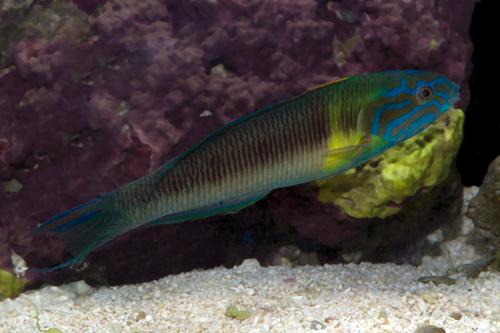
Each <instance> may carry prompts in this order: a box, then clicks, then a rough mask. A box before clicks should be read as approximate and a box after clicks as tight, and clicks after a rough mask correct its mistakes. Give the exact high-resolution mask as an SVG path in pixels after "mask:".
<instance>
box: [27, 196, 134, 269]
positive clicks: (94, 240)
mask: <svg viewBox="0 0 500 333" xmlns="http://www.w3.org/2000/svg"><path fill="white" fill-rule="evenodd" d="M120 222H122V223H120ZM125 231H127V229H126V224H124V223H123V221H120V215H119V214H118V212H116V210H115V209H114V207H113V200H112V195H111V194H107V195H104V196H102V197H100V198H97V199H94V200H92V201H89V202H87V203H85V204H83V205H80V206H77V207H74V208H71V209H69V210H67V211H64V212H62V213H59V214H57V215H55V216H53V217H52V218H50V219H49V220H47V221H45V222H44V223H42V224H41V225H39V226H38V227H37V228H36V229H35V230H34V234H40V233H43V232H53V233H58V234H60V235H61V238H62V239H63V240H64V242H65V244H66V246H67V248H68V249H69V250H70V251H71V253H72V254H73V255H74V257H73V258H71V259H69V260H67V261H65V262H63V263H61V264H59V265H57V266H54V267H50V268H47V269H33V271H37V272H52V271H55V270H59V269H62V268H65V267H68V266H74V265H77V264H79V263H81V262H82V261H83V260H84V259H85V257H87V255H88V254H89V253H90V252H92V251H93V250H95V249H96V248H98V247H99V246H101V245H103V244H104V243H106V242H108V241H109V240H111V239H113V238H115V237H116V236H118V235H120V234H121V233H123V232H125Z"/></svg>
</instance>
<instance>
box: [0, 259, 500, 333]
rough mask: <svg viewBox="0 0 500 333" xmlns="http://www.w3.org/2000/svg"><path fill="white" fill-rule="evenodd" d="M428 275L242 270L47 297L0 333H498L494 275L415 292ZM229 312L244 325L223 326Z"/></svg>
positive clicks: (6, 311) (249, 264)
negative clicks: (434, 329) (426, 329)
mask: <svg viewBox="0 0 500 333" xmlns="http://www.w3.org/2000/svg"><path fill="white" fill-rule="evenodd" d="M429 273H432V272H431V271H429V270H425V269H422V268H414V267H410V266H396V265H391V264H383V265H374V264H361V265H345V266H324V267H307V266H306V267H300V268H293V269H292V268H288V267H270V268H262V267H260V266H259V265H258V263H257V262H256V261H253V260H250V261H248V260H247V261H245V262H244V264H243V265H241V266H239V267H237V268H234V269H222V268H217V269H213V270H208V271H200V272H190V273H185V274H180V275H176V276H169V277H166V278H163V279H161V280H158V281H155V282H150V283H146V284H141V285H134V286H123V287H117V288H101V289H99V290H86V289H85V288H82V286H81V285H80V286H79V288H76V287H75V286H73V287H72V288H69V287H68V288H67V290H65V289H61V288H57V287H47V288H44V289H42V290H40V291H36V292H33V293H30V294H26V295H22V296H21V297H19V298H18V299H16V300H14V301H10V300H8V301H4V302H3V303H1V304H0V316H1V317H0V318H1V319H0V332H11V333H14V332H23V333H25V332H37V331H38V330H37V327H36V316H37V312H38V317H39V322H40V326H41V328H42V329H48V328H51V327H55V328H58V329H60V330H61V331H62V332H65V333H66V332H68V333H69V332H113V333H114V332H116V333H118V332H309V331H323V332H384V333H389V332H413V331H414V330H415V329H416V328H417V326H420V325H423V324H427V323H430V324H433V325H436V326H439V327H442V328H444V329H445V330H446V332H491V333H493V332H500V297H499V291H500V274H498V273H481V275H480V276H479V278H477V279H469V280H467V279H459V281H458V283H456V284H455V285H452V286H447V285H437V286H436V285H432V284H423V283H418V282H416V280H417V279H418V278H419V277H420V276H421V275H427V274H429ZM79 289H80V290H79ZM77 291H78V292H77ZM77 293H80V294H83V295H81V296H77ZM85 294H87V295H85ZM230 305H236V307H237V308H238V310H248V311H249V314H250V316H249V317H248V318H247V319H244V320H241V321H240V320H238V319H235V318H231V317H229V316H227V315H226V314H225V313H226V310H227V308H228V307H229V306H230Z"/></svg>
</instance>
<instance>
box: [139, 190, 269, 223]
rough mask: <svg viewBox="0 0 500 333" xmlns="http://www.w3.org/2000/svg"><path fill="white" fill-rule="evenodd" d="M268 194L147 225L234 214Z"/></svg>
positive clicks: (240, 199)
mask: <svg viewBox="0 0 500 333" xmlns="http://www.w3.org/2000/svg"><path fill="white" fill-rule="evenodd" d="M268 194H269V192H263V193H259V194H257V195H252V196H249V197H244V198H237V199H230V200H226V201H223V202H219V203H217V204H214V205H210V206H206V207H202V208H197V209H193V210H188V211H185V212H179V213H174V214H169V215H166V216H163V217H160V218H159V219H156V220H154V221H151V222H149V223H147V224H146V225H148V226H153V225H161V224H174V223H181V222H185V221H191V220H200V219H204V218H207V217H211V216H214V215H223V214H234V213H237V212H239V211H240V210H242V209H244V208H246V207H249V206H251V205H253V204H254V203H256V202H257V201H259V200H261V199H263V198H264V197H266V196H267V195H268Z"/></svg>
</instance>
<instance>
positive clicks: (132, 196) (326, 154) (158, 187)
mask: <svg viewBox="0 0 500 333" xmlns="http://www.w3.org/2000/svg"><path fill="white" fill-rule="evenodd" d="M459 97H460V87H459V85H458V84H456V83H455V82H453V81H451V80H450V79H448V78H447V77H445V76H444V75H441V74H437V73H433V72H427V71H420V70H393V71H384V72H374V73H365V74H360V75H357V76H351V77H345V78H341V79H338V80H335V81H332V82H327V83H325V84H322V85H319V86H317V87H314V88H312V89H309V90H306V91H305V92H303V93H302V94H300V95H297V96H295V97H291V98H289V99H286V100H283V101H280V102H277V103H275V104H272V105H270V106H267V107H264V108H261V109H258V110H257V111H254V112H252V113H250V114H247V115H244V116H242V117H240V118H238V119H236V120H234V121H232V122H230V123H228V124H226V125H225V126H223V127H221V128H219V129H217V130H215V131H214V132H212V133H211V134H210V135H208V136H207V137H206V138H205V139H204V140H202V141H201V142H199V143H198V144H195V145H194V146H192V147H190V148H189V149H187V150H186V151H184V152H183V153H181V154H179V155H178V156H177V157H175V158H173V159H171V160H170V161H168V162H166V163H165V164H163V165H162V166H160V167H159V168H158V169H156V170H154V171H153V172H151V173H149V174H147V175H145V176H143V177H141V178H138V179H136V180H134V181H132V182H130V183H128V184H125V185H123V186H121V187H118V188H117V189H115V190H114V191H112V192H110V193H107V194H103V195H101V196H99V197H97V198H95V199H93V200H91V201H89V202H86V203H83V204H81V205H79V206H76V207H73V208H71V209H69V210H66V211H64V212H61V213H59V214H57V215H55V216H53V217H51V218H50V219H48V220H47V221H45V222H44V223H42V224H40V225H39V226H37V227H36V228H35V230H34V233H35V234H40V233H47V232H49V233H56V234H58V235H59V236H60V237H61V238H62V239H63V240H64V241H65V244H66V246H67V248H68V249H69V251H70V252H71V254H72V257H71V258H70V259H69V260H67V261H64V262H63V263H61V264H59V265H56V266H54V267H51V268H48V269H47V270H48V271H54V270H58V269H61V268H65V267H68V266H75V265H77V264H79V263H81V262H83V261H84V259H85V258H86V257H87V256H88V255H89V254H90V253H91V252H92V251H94V250H96V249H97V248H99V247H101V246H102V245H104V244H106V243H108V242H109V241H111V240H112V239H114V238H116V237H117V236H119V235H121V234H123V233H126V232H127V231H130V230H132V229H136V228H139V227H145V226H154V225H168V224H174V223H182V222H184V221H189V220H199V219H205V218H207V217H211V216H215V215H223V214H232V213H236V212H238V211H240V210H242V209H244V208H246V207H248V206H251V205H253V204H254V203H256V202H257V201H259V200H261V199H263V198H264V197H266V196H267V195H268V194H269V193H270V192H271V191H273V190H275V189H278V188H283V187H290V186H294V185H298V184H302V183H306V182H310V181H314V180H318V179H324V178H328V177H333V176H335V175H337V174H339V173H342V172H344V171H346V170H348V169H350V168H354V167H357V166H359V165H361V164H363V163H365V162H367V161H369V160H370V159H372V158H374V157H376V156H377V155H379V154H381V153H383V152H385V151H386V150H388V149H389V148H391V147H393V146H395V145H397V144H399V143H401V142H403V141H405V140H407V139H409V138H411V137H413V136H414V135H416V134H418V133H420V132H421V131H422V130H424V129H425V128H426V127H427V126H429V125H431V124H432V123H434V122H435V121H436V120H437V119H438V118H439V117H441V116H442V115H443V114H445V113H446V112H447V111H448V110H450V109H451V108H452V106H453V104H454V103H455V102H456V101H457V100H458V99H459Z"/></svg>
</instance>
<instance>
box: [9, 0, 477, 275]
mask: <svg viewBox="0 0 500 333" xmlns="http://www.w3.org/2000/svg"><path fill="white" fill-rule="evenodd" d="M473 4H474V1H473V0H468V1H462V2H460V4H457V3H456V2H455V1H451V0H448V1H439V2H436V1H432V0H422V1H411V2H404V1H399V0H391V1H366V2H362V3H360V2H357V1H345V2H342V3H340V2H320V1H313V0H301V1H284V0H282V1H272V2H262V1H236V0H223V1H181V0H167V1H159V0H145V1H132V0H109V1H105V0H101V1H98V0H93V1H88V2H87V1H75V2H74V3H73V4H72V3H71V2H69V1H62V0H59V1H54V2H52V1H34V4H32V5H31V6H29V7H21V8H20V9H17V8H12V7H10V8H2V10H3V12H2V15H1V18H0V20H1V21H0V31H1V33H0V47H1V50H0V51H1V64H2V66H1V67H2V68H3V69H2V70H1V71H0V119H2V121H1V122H0V180H1V181H2V184H3V185H4V186H2V187H0V203H1V204H0V205H1V206H0V212H1V215H0V216H1V217H0V228H1V230H2V232H1V233H0V266H1V267H8V266H9V260H10V248H13V249H15V250H16V252H17V253H19V254H21V255H22V256H23V257H25V258H26V259H27V261H28V263H29V264H30V265H39V266H44V265H48V264H50V263H54V262H57V261H60V260H61V259H62V257H63V254H64V249H63V247H62V245H61V243H59V242H57V241H56V240H54V239H48V238H44V239H33V238H32V237H31V235H30V232H31V230H32V229H33V227H34V226H35V225H36V224H37V223H39V222H41V221H43V220H44V219H46V218H47V217H49V216H50V215H51V214H54V213H56V212H58V211H60V210H62V209H66V208H69V207H71V206H73V205H75V204H78V203H81V202H84V201H86V200H89V199H91V198H92V197H94V196H95V195H97V194H100V193H103V192H107V191H109V190H112V189H113V188H115V187H116V186H117V185H120V184H123V183H125V182H127V181H129V180H132V179H134V178H136V177H138V176H141V175H143V174H145V173H146V172H148V171H150V170H152V169H154V168H156V167H157V166H158V165H160V164H161V163H162V162H164V161H166V160H167V159H169V158H171V157H173V156H174V155H175V154H177V153H178V152H180V151H181V150H183V149H185V148H186V147H188V146H189V145H191V144H193V143H194V142H196V141H198V140H199V139H201V138H202V137H203V136H205V135H206V134H207V133H208V132H210V131H211V130H212V129H214V128H216V127H218V126H220V125H222V124H224V123H226V122H227V121H229V120H231V119H234V118H236V117H238V116H240V115H242V114H245V113H247V112H250V111H252V110H254V109H255V108H258V107H261V106H264V105H266V104H269V103H271V102H273V101H277V100H279V99H282V98H284V97H287V96H290V95H293V94H296V93H299V92H300V91H302V90H304V89H305V88H308V87H311V86H313V85H315V84H318V83H321V82H324V81H326V80H329V79H332V78H335V77H339V76H345V75H353V74H357V73H360V72H365V71H379V70H386V69H394V68H421V69H426V70H432V71H437V72H441V73H443V74H445V75H448V76H449V77H450V78H452V79H453V80H455V81H457V82H459V83H460V84H461V85H462V86H463V88H464V91H465V93H464V96H463V102H462V103H463V105H465V104H466V103H467V100H468V93H467V76H466V67H467V63H468V59H469V55H470V52H471V45H470V42H469V40H468V36H467V26H468V24H467V22H468V21H469V19H470V13H471V11H472V6H473ZM13 22H17V24H15V25H13ZM19 28H21V29H19ZM6 32H9V33H6ZM207 110H208V111H210V112H208V113H207V112H206V111H207ZM200 114H203V115H207V114H209V115H210V114H211V116H205V117H200ZM5 184H9V185H8V186H6V185H5ZM316 197H317V193H316V192H315V189H312V190H309V189H308V187H307V186H305V187H301V188H297V189H291V190H284V191H279V192H278V193H276V194H274V195H272V196H271V197H270V198H269V199H268V201H269V202H264V203H260V204H259V205H257V206H256V207H255V208H252V209H250V210H249V211H247V212H244V213H243V212H242V214H238V215H237V216H235V217H233V218H229V217H226V218H224V219H223V221H220V222H219V223H218V224H216V223H215V221H214V222H207V223H203V224H202V223H190V224H186V225H184V226H182V227H180V226H174V227H169V228H154V229H149V230H141V231H137V232H136V233H134V234H133V235H127V236H125V237H124V238H122V241H121V242H116V243H115V244H114V245H112V246H111V247H108V248H105V249H103V250H102V252H100V254H99V256H94V257H93V258H91V260H90V262H91V263H97V264H100V265H97V264H96V265H94V267H96V266H97V267H101V266H106V267H107V269H108V271H107V272H106V273H102V272H99V274H98V275H99V277H101V276H103V275H104V276H106V280H107V281H113V282H117V281H118V282H119V281H132V280H145V279H150V278H152V277H158V276H161V275H162V274H166V273H169V272H175V271H180V270H185V269H190V268H193V267H207V266H211V265H216V264H220V263H231V260H229V259H228V257H231V258H233V259H232V260H236V259H234V258H238V256H235V257H233V256H232V254H229V255H228V254H226V253H227V250H228V247H229V248H230V246H229V245H228V243H230V244H232V242H233V240H229V241H228V240H224V241H221V238H220V235H221V234H223V235H224V236H227V235H228V234H227V233H225V231H222V230H223V229H222V228H226V229H225V230H233V231H234V229H231V228H236V229H237V230H236V231H235V232H234V233H233V234H234V235H236V236H232V235H231V237H234V239H236V238H237V237H239V235H240V234H243V232H242V231H241V230H243V229H244V228H250V227H251V226H252V225H254V224H252V223H255V221H256V219H260V220H266V219H269V218H270V217H269V214H265V211H266V210H269V208H272V209H274V211H273V212H272V214H271V215H272V216H273V217H276V219H277V220H278V221H286V220H287V219H288V217H290V216H302V217H304V216H307V217H308V219H309V220H308V221H310V223H311V225H312V226H320V227H319V230H323V229H324V228H334V231H335V230H337V231H338V234H336V236H335V235H328V237H330V238H332V239H331V241H329V242H328V244H333V243H335V242H336V241H338V240H340V239H342V238H345V237H344V236H346V237H347V236H348V235H349V234H351V233H352V232H351V231H345V230H344V229H343V228H338V227H335V223H333V221H339V220H342V218H343V213H342V212H339V211H338V210H337V209H336V208H334V207H327V208H325V207H322V206H321V205H319V204H317V203H315V202H314V200H316V199H315V198H316ZM297 200H302V201H301V202H300V204H299V205H297V207H299V210H298V212H294V210H295V207H294V206H293V205H291V204H289V203H292V202H297ZM285 202H286V204H284V203H285ZM304 203H310V204H311V206H310V207H320V209H314V210H312V209H310V210H309V211H308V212H307V215H304V214H303V211H301V210H300V209H301V208H300V207H303V204H304ZM280 204H281V205H280ZM275 208H276V209H275ZM280 214H281V215H280ZM332 214H333V215H332ZM235 223H239V224H238V227H235V226H234V224H235ZM302 223H305V221H303V222H302ZM278 224H279V223H278ZM280 225H281V224H280ZM303 227H305V226H303ZM238 228H239V229H238ZM259 228H262V227H255V226H254V229H259ZM279 228H283V227H282V226H280V227H279ZM322 228H323V229H322ZM335 228H337V229H335ZM160 229H161V230H160ZM259 230H260V229H259ZM299 230H302V229H301V228H299ZM265 233H266V232H264V234H265ZM245 235H246V234H245ZM307 235H309V236H311V237H312V238H318V234H317V233H309V234H307ZM131 237H137V238H134V241H133V243H132V242H130V241H129V240H130V239H132V238H131ZM245 237H246V238H245V239H250V241H249V242H250V243H252V240H251V238H252V237H247V236H245ZM335 237H337V239H333V238H335ZM141 240H142V241H141ZM144 240H147V241H144ZM234 242H236V241H234ZM257 243H258V242H257ZM245 244H247V243H245ZM245 244H243V245H238V249H241V247H243V248H246V246H247V245H245ZM257 245H258V244H257ZM113 246H114V247H113ZM207 249H208V250H207ZM91 266H92V265H91ZM96 269H97V268H96ZM97 270H98V271H99V269H97ZM134 272H135V273H134ZM65 274H77V273H69V272H62V273H60V274H55V275H52V276H42V277H41V278H43V279H60V280H61V279H62V280H63V279H67V278H68V275H65ZM38 277H39V276H38ZM30 278H31V279H33V278H34V276H30Z"/></svg>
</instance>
